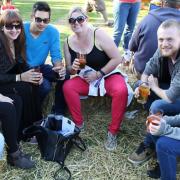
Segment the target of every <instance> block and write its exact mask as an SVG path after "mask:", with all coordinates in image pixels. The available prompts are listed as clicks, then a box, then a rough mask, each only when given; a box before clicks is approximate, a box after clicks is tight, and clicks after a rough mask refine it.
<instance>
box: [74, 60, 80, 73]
mask: <svg viewBox="0 0 180 180" xmlns="http://www.w3.org/2000/svg"><path fill="white" fill-rule="evenodd" d="M72 70H74V71H78V70H80V63H79V59H78V58H75V59H74V62H73V64H72Z"/></svg>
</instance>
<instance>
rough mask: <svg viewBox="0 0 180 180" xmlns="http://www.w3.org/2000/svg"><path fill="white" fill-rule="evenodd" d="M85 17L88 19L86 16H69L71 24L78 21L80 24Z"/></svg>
mask: <svg viewBox="0 0 180 180" xmlns="http://www.w3.org/2000/svg"><path fill="white" fill-rule="evenodd" d="M85 19H86V17H84V16H78V17H77V18H69V24H75V23H76V21H77V22H78V23H79V24H82V23H83V22H84V20H85Z"/></svg>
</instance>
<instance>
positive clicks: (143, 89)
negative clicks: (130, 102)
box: [137, 82, 150, 104]
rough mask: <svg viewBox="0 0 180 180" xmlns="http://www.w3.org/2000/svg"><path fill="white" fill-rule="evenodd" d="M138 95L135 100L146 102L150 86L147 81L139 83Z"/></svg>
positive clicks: (141, 102)
mask: <svg viewBox="0 0 180 180" xmlns="http://www.w3.org/2000/svg"><path fill="white" fill-rule="evenodd" d="M138 90H139V96H138V97H137V102H138V103H140V104H146V102H147V100H148V96H149V95H150V88H149V86H148V83H146V82H143V83H141V84H140V86H139V88H138Z"/></svg>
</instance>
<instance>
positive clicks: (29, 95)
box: [0, 82, 42, 141]
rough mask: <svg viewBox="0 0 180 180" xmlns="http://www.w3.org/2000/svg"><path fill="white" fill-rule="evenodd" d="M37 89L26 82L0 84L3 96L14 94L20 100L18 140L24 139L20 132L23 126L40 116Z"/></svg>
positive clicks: (28, 124) (0, 91)
mask: <svg viewBox="0 0 180 180" xmlns="http://www.w3.org/2000/svg"><path fill="white" fill-rule="evenodd" d="M37 91H38V86H33V85H31V84H30V83H26V82H14V83H9V84H3V85H1V86H0V93H1V94H3V95H5V96H8V94H16V95H18V96H19V97H20V98H21V100H22V109H21V110H22V116H21V118H20V119H21V122H22V123H20V124H19V133H18V141H19V140H21V139H26V137H24V136H23V134H22V130H23V129H24V128H26V127H28V126H30V125H32V124H33V123H34V122H36V121H39V120H40V119H41V118H42V116H41V109H40V105H39V100H38V92H37Z"/></svg>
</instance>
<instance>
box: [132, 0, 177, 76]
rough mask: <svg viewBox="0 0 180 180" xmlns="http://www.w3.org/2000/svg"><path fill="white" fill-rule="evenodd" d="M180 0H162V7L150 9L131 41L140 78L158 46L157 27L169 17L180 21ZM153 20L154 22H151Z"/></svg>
mask: <svg viewBox="0 0 180 180" xmlns="http://www.w3.org/2000/svg"><path fill="white" fill-rule="evenodd" d="M179 8H180V1H179V0H173V1H172V0H162V6H161V8H158V9H156V10H153V11H150V12H149V13H148V15H147V16H145V17H144V19H143V20H142V21H141V22H140V24H139V25H138V27H137V29H136V30H135V31H134V33H133V36H132V38H131V40H130V42H129V50H131V51H133V52H134V68H135V71H136V73H137V74H138V76H139V78H140V76H141V74H142V73H143V71H144V69H145V66H146V63H147V62H148V61H149V60H150V58H151V57H152V56H153V55H154V53H155V51H156V50H157V47H158V40H157V33H155V32H157V29H158V27H159V26H160V24H161V23H162V22H163V21H165V20H167V19H175V20H177V21H180V11H179V10H178V9H179ZM149 22H152V23H149Z"/></svg>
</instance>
